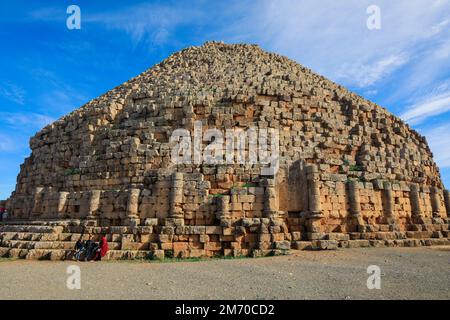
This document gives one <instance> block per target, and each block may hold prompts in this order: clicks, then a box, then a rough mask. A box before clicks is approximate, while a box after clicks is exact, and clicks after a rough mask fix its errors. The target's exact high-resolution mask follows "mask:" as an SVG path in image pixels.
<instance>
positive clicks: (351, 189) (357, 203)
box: [348, 181, 365, 232]
mask: <svg viewBox="0 0 450 320" xmlns="http://www.w3.org/2000/svg"><path fill="white" fill-rule="evenodd" d="M348 199H349V204H350V214H351V216H352V218H353V221H354V223H355V225H356V228H357V230H358V232H365V227H364V221H363V219H362V215H361V198H360V195H359V182H358V181H350V182H349V184H348Z"/></svg>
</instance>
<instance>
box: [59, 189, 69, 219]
mask: <svg viewBox="0 0 450 320" xmlns="http://www.w3.org/2000/svg"><path fill="white" fill-rule="evenodd" d="M68 196H69V192H63V191H61V192H60V193H59V198H58V216H62V215H64V212H65V208H66V205H67V198H68Z"/></svg>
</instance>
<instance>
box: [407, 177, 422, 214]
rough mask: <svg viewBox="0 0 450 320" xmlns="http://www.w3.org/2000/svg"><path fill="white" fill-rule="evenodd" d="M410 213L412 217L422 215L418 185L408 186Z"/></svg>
mask: <svg viewBox="0 0 450 320" xmlns="http://www.w3.org/2000/svg"><path fill="white" fill-rule="evenodd" d="M410 200H411V214H412V217H413V218H421V217H422V208H421V207H420V197H419V186H418V185H417V184H412V185H411V186H410Z"/></svg>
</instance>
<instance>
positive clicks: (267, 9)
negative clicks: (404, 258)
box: [0, 0, 450, 199]
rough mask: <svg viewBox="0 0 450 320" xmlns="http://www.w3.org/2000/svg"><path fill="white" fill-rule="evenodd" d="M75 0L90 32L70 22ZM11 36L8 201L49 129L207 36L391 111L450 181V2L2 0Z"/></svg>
mask: <svg viewBox="0 0 450 320" xmlns="http://www.w3.org/2000/svg"><path fill="white" fill-rule="evenodd" d="M72 4H75V5H78V6H79V7H80V9H81V30H69V29H68V28H67V27H66V19H67V17H68V14H67V13H66V10H67V7H68V6H69V5H72ZM369 5H377V6H378V7H379V8H380V10H381V29H379V30H369V29H368V28H367V26H366V21H367V19H368V18H369V14H367V12H366V10H367V7H368V6H369ZM0 36H1V40H2V41H1V42H2V45H1V50H0V70H1V71H0V177H1V178H0V199H4V198H7V197H8V196H9V194H10V192H11V191H12V190H13V189H14V185H15V181H16V176H17V174H18V172H19V169H20V168H19V167H20V164H21V163H22V162H23V159H24V158H25V157H26V156H28V155H29V153H30V150H29V147H28V141H29V138H30V137H31V136H32V135H34V134H35V133H36V132H37V131H39V129H40V128H42V127H43V126H44V125H46V124H48V123H50V122H52V121H53V120H56V119H58V118H59V117H61V116H62V115H64V114H66V113H68V112H70V111H72V110H73V109H75V108H78V107H79V106H81V105H82V104H84V103H86V102H88V101H89V100H91V99H92V98H95V97H96V96H98V95H100V94H102V93H104V92H106V91H107V90H109V89H111V88H113V87H115V86H117V85H119V84H121V83H122V82H124V81H126V80H128V79H129V78H131V77H133V76H136V75H138V74H139V73H141V72H143V71H144V70H146V69H147V68H149V67H151V66H152V65H153V64H155V63H158V62H160V61H161V60H163V59H164V58H166V57H167V56H168V55H170V54H171V53H173V52H175V51H178V50H180V49H182V48H185V47H187V46H192V45H201V44H203V43H204V42H205V41H207V40H220V41H225V42H227V43H237V42H246V43H257V44H259V45H260V46H261V47H262V48H264V49H266V50H269V51H274V52H277V53H280V54H283V55H286V56H288V57H289V58H291V59H294V60H296V61H297V62H299V63H301V64H303V65H304V66H306V67H309V68H311V69H312V70H314V71H316V72H318V73H320V74H322V75H324V76H326V77H328V78H329V79H331V80H333V81H336V82H338V83H340V84H342V85H344V86H346V87H348V88H349V89H351V90H353V91H355V92H357V93H358V94H360V95H362V96H364V97H366V98H368V99H370V100H372V101H374V102H376V103H378V104H380V105H382V106H384V107H386V108H387V109H388V110H389V111H391V112H392V113H394V114H396V115H398V116H400V117H402V118H403V119H404V120H406V121H407V122H408V123H409V124H411V125H412V126H413V127H414V128H415V129H417V130H418V131H419V132H420V133H421V134H423V135H425V136H426V137H427V140H428V142H429V144H430V145H431V148H432V151H433V153H434V155H435V160H436V161H437V163H438V165H439V166H440V168H441V174H442V177H443V179H444V183H445V185H446V186H447V188H449V187H450V0H397V1H385V0H371V1H365V0H341V1H335V0H323V1H320V2H319V1H316V0H308V1H302V0H281V1H280V0H262V1H244V0H240V1H232V0H231V1H230V0H228V1H225V0H224V1H126V2H125V1H100V0H99V1H92V0H89V1H85V0H72V1H63V0H60V1H31V0H30V1H23V0H22V1H21V0H16V1H14V2H12V3H11V2H6V1H2V3H1V4H0Z"/></svg>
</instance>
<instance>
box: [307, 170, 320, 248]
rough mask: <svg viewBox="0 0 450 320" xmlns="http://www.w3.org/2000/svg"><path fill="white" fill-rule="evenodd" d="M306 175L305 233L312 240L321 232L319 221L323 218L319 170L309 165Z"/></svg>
mask: <svg viewBox="0 0 450 320" xmlns="http://www.w3.org/2000/svg"><path fill="white" fill-rule="evenodd" d="M306 174H307V183H308V207H309V213H308V222H307V231H308V237H309V238H310V239H313V238H314V234H315V233H321V232H322V226H321V219H322V218H323V211H322V205H321V203H320V180H319V168H318V167H317V165H309V166H307V167H306Z"/></svg>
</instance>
